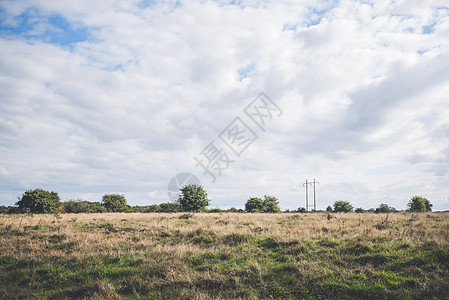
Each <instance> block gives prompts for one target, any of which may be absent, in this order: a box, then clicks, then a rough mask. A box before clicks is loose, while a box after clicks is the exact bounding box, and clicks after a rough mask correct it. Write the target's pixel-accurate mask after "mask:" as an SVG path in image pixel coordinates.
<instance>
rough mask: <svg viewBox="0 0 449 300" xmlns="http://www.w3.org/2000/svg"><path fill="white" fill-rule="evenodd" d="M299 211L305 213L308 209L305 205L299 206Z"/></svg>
mask: <svg viewBox="0 0 449 300" xmlns="http://www.w3.org/2000/svg"><path fill="white" fill-rule="evenodd" d="M297 212H299V213H305V212H306V209H305V208H304V207H299V208H298V210H297Z"/></svg>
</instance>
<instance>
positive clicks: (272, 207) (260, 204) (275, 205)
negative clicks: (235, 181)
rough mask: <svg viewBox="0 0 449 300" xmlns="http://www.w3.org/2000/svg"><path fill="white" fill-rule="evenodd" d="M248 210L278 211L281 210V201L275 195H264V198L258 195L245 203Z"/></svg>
mask: <svg viewBox="0 0 449 300" xmlns="http://www.w3.org/2000/svg"><path fill="white" fill-rule="evenodd" d="M245 211H246V212H264V213H278V212H281V209H280V208H279V201H278V199H277V198H276V197H274V196H267V195H265V196H264V199H263V200H262V199H260V198H257V197H253V198H249V199H248V201H246V204H245Z"/></svg>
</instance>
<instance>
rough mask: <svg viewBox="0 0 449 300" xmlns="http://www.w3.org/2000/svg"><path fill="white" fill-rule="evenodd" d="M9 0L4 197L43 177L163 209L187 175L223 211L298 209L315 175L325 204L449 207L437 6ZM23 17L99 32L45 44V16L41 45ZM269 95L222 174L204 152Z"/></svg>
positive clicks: (1, 55)
mask: <svg viewBox="0 0 449 300" xmlns="http://www.w3.org/2000/svg"><path fill="white" fill-rule="evenodd" d="M0 5H1V6H2V8H3V12H2V20H3V21H2V24H1V25H0V26H2V27H1V28H2V33H1V35H0V38H1V40H0V43H1V45H2V47H0V70H1V71H0V76H1V77H0V99H1V100H0V128H1V131H0V137H1V139H0V157H1V158H0V176H1V182H2V184H1V185H0V186H1V189H2V191H3V193H2V194H3V195H4V196H3V198H2V204H7V205H11V204H13V202H15V201H16V197H17V196H20V194H21V193H22V192H23V191H24V190H25V189H28V188H34V187H43V188H47V189H53V190H57V191H59V192H60V193H61V195H62V196H63V198H64V200H66V199H68V198H85V199H87V200H96V201H100V199H101V196H102V195H103V194H104V193H108V192H119V193H125V195H126V196H127V198H128V200H129V202H130V203H131V204H151V203H158V202H163V201H167V200H168V198H167V195H166V185H167V183H168V181H169V179H170V178H171V177H172V176H173V175H175V174H177V173H180V172H185V171H187V172H193V173H196V174H197V176H198V177H199V178H200V180H202V182H203V183H204V185H205V187H206V189H207V190H208V191H209V194H210V196H211V198H212V199H213V203H212V206H219V207H230V206H238V207H242V206H243V205H244V203H245V201H246V199H247V198H248V197H249V196H263V194H273V195H276V196H278V198H280V202H281V206H282V207H283V208H290V209H291V208H297V207H299V206H304V203H303V199H304V191H303V188H302V182H303V180H304V179H305V178H309V179H310V180H311V179H312V178H313V177H315V178H316V179H318V180H319V181H320V185H319V186H318V205H319V208H325V207H326V206H327V205H329V204H332V203H333V201H335V200H342V199H347V200H350V201H352V202H353V203H354V204H355V205H356V206H362V207H365V208H368V207H376V206H377V205H378V204H379V203H381V202H388V203H390V204H391V205H393V206H395V207H397V208H405V204H406V202H407V200H408V198H410V197H411V196H412V195H414V194H423V195H425V196H427V197H428V198H429V199H430V200H431V201H432V202H433V203H434V208H435V209H449V200H448V198H449V196H448V194H449V185H448V184H447V182H449V181H448V180H447V179H448V172H449V162H448V159H449V155H448V153H449V151H448V150H449V139H448V137H449V131H448V130H449V129H448V128H449V121H447V120H449V118H448V117H449V116H448V113H447V112H448V111H449V107H448V106H449V104H448V102H447V96H446V95H447V94H448V89H449V88H448V84H447V83H448V82H449V81H448V80H449V78H448V77H449V74H448V72H447V69H448V61H449V59H448V55H449V51H448V49H449V47H448V46H449V38H448V36H449V34H448V32H449V8H447V7H446V8H445V6H444V5H445V4H444V3H443V2H442V1H426V2H422V1H415V2H411V1H406V2H405V1H402V2H401V1H374V2H372V3H371V2H366V1H365V2H363V3H362V2H357V1H341V2H332V1H320V2H318V3H316V2H315V1H311V2H304V3H302V4H298V3H295V2H293V1H292V2H290V1H273V2H271V1H242V2H240V3H239V5H232V4H231V2H226V1H205V2H204V1H203V2H199V1H185V2H180V3H179V4H177V2H166V1H163V2H155V3H154V4H151V5H145V3H143V2H140V1H127V2H116V3H111V2H109V1H77V2H73V3H65V2H55V1H32V2H31V1H29V2H27V1H20V2H17V1H3V2H2V3H1V4H0ZM30 10H32V11H33V14H35V15H36V16H35V17H37V18H43V19H45V18H47V17H48V16H50V15H55V14H56V15H60V16H62V17H63V18H65V20H67V21H68V22H70V24H71V25H72V26H73V28H86V30H87V31H88V32H89V33H90V36H89V37H86V39H85V40H83V41H80V42H76V43H72V44H69V45H68V46H67V45H58V44H56V43H55V44H52V43H51V39H48V38H44V36H42V39H41V40H39V34H38V32H37V31H36V30H38V29H39V28H38V26H35V27H33V28H30V29H29V30H34V31H35V32H36V34H35V35H34V36H33V38H32V39H31V38H30V37H27V36H24V35H23V34H18V33H17V32H19V31H20V30H16V31H14V30H13V29H14V28H16V29H17V26H19V27H20V26H21V25H20V24H21V23H20V22H19V19H20V18H24V17H27V11H28V12H29V11H30ZM47 25H48V24H47ZM14 26H16V27H14ZM51 26H56V25H55V24H51ZM11 28H13V29H11ZM3 29H4V30H3ZM19 29H20V28H19ZM42 30H46V29H42ZM42 30H41V32H42ZM59 30H60V28H59V29H58V28H57V27H56V28H53V32H56V31H57V32H58V33H57V34H61V33H60V32H59ZM242 70H247V71H248V72H246V71H245V72H246V73H245V76H243V77H245V78H243V77H242V72H243V71H242ZM261 90H263V91H265V92H266V93H267V94H268V95H269V96H270V97H271V98H272V99H273V100H274V101H275V102H276V103H278V105H279V106H280V107H281V108H282V110H283V115H282V116H281V117H280V118H279V119H275V120H273V121H272V122H271V124H270V126H269V128H268V130H267V132H265V133H264V132H262V131H261V130H259V129H255V130H257V131H256V133H257V134H258V135H259V139H257V140H256V141H255V142H254V144H253V145H251V146H250V147H249V148H248V149H247V150H246V151H245V152H244V153H243V154H242V156H241V157H240V158H239V157H235V156H233V158H232V159H234V160H235V162H234V163H232V164H231V165H230V169H229V170H226V171H224V172H223V174H222V176H220V177H218V180H217V182H215V183H211V181H210V178H209V177H207V176H202V173H203V172H202V169H201V168H199V167H195V161H194V160H193V156H195V155H198V154H199V153H200V151H201V150H202V149H203V148H204V147H205V146H206V145H207V144H208V143H209V142H210V141H212V140H214V141H217V143H218V142H219V139H218V135H219V133H220V132H221V131H222V130H223V129H224V128H225V127H226V126H227V125H228V124H229V123H230V122H231V121H232V120H233V119H234V118H235V117H236V116H241V117H242V118H245V115H244V113H243V109H244V108H245V106H246V105H247V104H248V103H249V102H250V101H251V100H252V99H253V98H254V97H255V96H257V94H258V93H259V92H260V91H261ZM245 121H247V122H248V124H249V125H252V126H254V124H252V123H250V122H252V121H251V120H249V119H245Z"/></svg>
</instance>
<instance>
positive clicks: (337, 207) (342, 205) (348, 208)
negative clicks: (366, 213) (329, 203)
mask: <svg viewBox="0 0 449 300" xmlns="http://www.w3.org/2000/svg"><path fill="white" fill-rule="evenodd" d="M353 209H354V208H353V207H352V205H351V204H350V203H349V202H347V201H335V202H334V212H352V210H353Z"/></svg>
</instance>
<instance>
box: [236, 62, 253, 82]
mask: <svg viewBox="0 0 449 300" xmlns="http://www.w3.org/2000/svg"><path fill="white" fill-rule="evenodd" d="M254 69H255V65H254V64H249V65H247V66H245V67H243V68H240V69H238V71H237V72H238V73H239V81H242V80H243V79H245V78H247V77H250V75H251V73H252V72H253V71H254Z"/></svg>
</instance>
